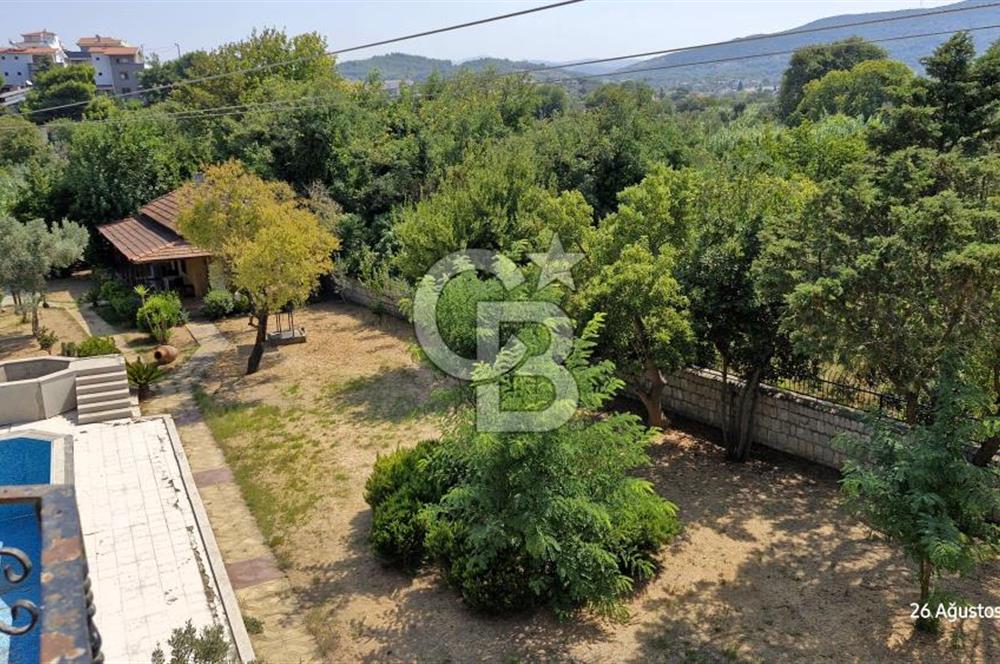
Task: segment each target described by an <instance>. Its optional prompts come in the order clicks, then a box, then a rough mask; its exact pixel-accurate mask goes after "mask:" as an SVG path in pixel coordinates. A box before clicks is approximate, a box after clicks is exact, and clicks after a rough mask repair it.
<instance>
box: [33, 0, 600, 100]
mask: <svg viewBox="0 0 1000 664" xmlns="http://www.w3.org/2000/svg"><path fill="white" fill-rule="evenodd" d="M580 2H583V0H561V2H554V3H551V4H548V5H541V6H539V7H531V8H530V9H521V10H519V11H516V12H508V13H506V14H498V15H496V16H490V17H487V18H481V19H477V20H475V21H466V22H465V23H456V24H454V25H448V26H445V27H442V28H434V29H433V30H424V31H423V32H414V33H411V34H408V35H402V36H400V37H392V38H390V39H382V40H380V41H374V42H368V43H366V44H358V45H356V46H348V47H346V48H340V49H334V50H332V51H325V52H324V53H322V54H318V55H312V56H305V57H301V58H293V59H291V60H285V61H282V62H269V63H266V64H262V65H257V66H256V67H249V68H247V69H236V70H233V71H228V72H221V73H218V74H212V75H210V76H201V77H198V78H191V79H184V80H180V81H174V82H172V83H165V84H163V85H157V86H154V87H151V88H145V89H140V90H135V91H132V92H121V93H116V94H113V95H107V96H108V97H111V98H124V97H136V96H139V95H144V94H148V93H150V92H161V91H163V90H171V89H173V88H176V87H178V86H182V85H193V84H195V83H205V82H208V81H214V80H218V79H221V78H228V77H230V76H237V75H240V74H249V73H253V72H258V71H267V70H269V69H274V68H276V67H285V66H288V65H294V64H300V63H303V62H309V61H312V60H316V59H318V58H321V57H324V56H330V55H341V54H343V53H351V52H353V51H360V50H364V49H368V48H374V47H376V46H385V45H386V44H395V43H397V42H402V41H409V40H411V39H418V38H420V37H428V36H430V35H438V34H441V33H444V32H452V31H454V30H463V29H465V28H472V27H475V26H477V25H485V24H487V23H494V22H496V21H503V20H506V19H510V18H517V17H518V16H527V15H528V14H536V13H538V12H543V11H547V10H550V9H557V8H559V7H564V6H566V5H575V4H577V3H580ZM88 103H90V102H73V103H70V104H60V105H58V106H47V107H45V108H37V109H33V110H30V111H25V112H24V113H22V115H32V114H34V113H41V112H44V111H58V110H63V109H66V108H74V107H77V106H85V105H86V104H88Z"/></svg>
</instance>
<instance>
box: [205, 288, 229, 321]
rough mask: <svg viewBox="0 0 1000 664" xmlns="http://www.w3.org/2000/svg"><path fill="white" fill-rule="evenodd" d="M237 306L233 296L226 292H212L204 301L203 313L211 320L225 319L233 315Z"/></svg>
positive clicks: (209, 292) (206, 294)
mask: <svg viewBox="0 0 1000 664" xmlns="http://www.w3.org/2000/svg"><path fill="white" fill-rule="evenodd" d="M235 307H236V305H235V303H234V302H233V296H232V294H231V293H230V292H229V291H226V290H220V289H216V290H210V291H208V292H207V293H205V299H204V300H202V304H201V313H202V314H203V315H204V316H206V317H207V318H208V319H210V320H218V319H220V318H225V317H226V316H229V315H231V314H232V313H233V310H234V309H235Z"/></svg>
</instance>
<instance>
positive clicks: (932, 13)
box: [523, 2, 1000, 76]
mask: <svg viewBox="0 0 1000 664" xmlns="http://www.w3.org/2000/svg"><path fill="white" fill-rule="evenodd" d="M992 7H1000V2H988V3H983V4H981V5H971V6H964V5H963V6H961V7H948V8H945V9H936V10H928V11H925V12H918V13H914V14H907V15H905V16H886V17H883V18H872V19H866V20H862V21H854V22H852V23H840V24H837V25H826V26H820V27H816V28H803V29H801V30H788V31H786V32H771V33H767V34H761V35H751V36H749V37H739V38H737V39H728V40H724V41H716V42H706V43H704V44H696V45H694V46H677V47H673V48H664V49H660V50H656V51H643V52H641V53H629V54H628V55H614V56H611V57H608V58H593V59H591V60H577V61H575V62H566V63H562V64H557V65H541V66H538V67H532V68H530V69H525V70H523V71H526V72H528V71H530V72H536V71H550V70H553V69H572V68H573V67H582V66H584V65H596V64H602V63H606V62H617V61H620V60H634V59H636V58H644V57H651V56H656V55H669V54H671V53H684V52H686V51H696V50H699V49H703V48H711V47H713V46H730V45H734V44H748V43H752V42H757V41H763V40H765V39H780V38H782V37H794V36H797V35H807V34H813V33H816V32H825V31H828V30H845V29H849V28H858V27H863V26H868V25H879V24H882V23H892V22H895V21H908V20H910V19H915V18H925V17H928V16H939V15H942V14H957V13H960V12H968V11H975V10H977V9H990V8H992ZM961 31H962V28H959V29H956V30H950V31H949V32H961ZM868 41H879V40H875V39H869V40H868ZM744 57H746V56H744ZM618 73H628V72H627V71H626V72H613V74H618ZM605 75H612V74H611V73H609V74H605ZM588 76H593V75H588Z"/></svg>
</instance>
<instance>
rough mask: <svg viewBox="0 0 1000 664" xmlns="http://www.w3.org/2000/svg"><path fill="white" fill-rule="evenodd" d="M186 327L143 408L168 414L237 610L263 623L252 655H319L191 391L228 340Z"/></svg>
mask: <svg viewBox="0 0 1000 664" xmlns="http://www.w3.org/2000/svg"><path fill="white" fill-rule="evenodd" d="M188 331H189V332H191V335H192V336H193V337H194V338H195V340H196V341H197V342H198V344H199V347H198V350H197V351H196V352H195V353H194V355H193V356H192V357H191V358H190V359H189V360H188V361H187V362H186V363H185V364H184V365H183V366H182V367H181V368H180V369H178V371H177V372H176V373H174V374H173V375H172V376H171V378H170V380H169V381H165V382H164V383H162V384H161V385H159V386H158V387H157V390H156V392H157V395H156V396H155V397H154V398H152V399H150V400H149V401H148V402H147V403H146V404H145V406H144V410H145V411H146V412H166V413H170V414H171V415H173V417H174V421H175V422H176V424H177V428H178V430H179V432H180V437H181V441H182V442H183V445H184V450H185V452H186V453H187V457H188V460H189V461H190V464H191V469H192V471H193V474H194V480H195V484H196V485H197V486H198V492H199V494H200V495H201V499H202V501H203V502H204V504H205V509H206V511H207V513H208V517H209V520H210V521H211V523H212V530H213V531H214V532H215V538H216V541H217V542H218V545H219V549H220V550H221V552H222V557H223V560H224V561H225V564H226V570H227V572H228V574H229V579H230V582H231V583H232V586H233V589H234V590H235V592H236V597H237V598H238V600H239V603H240V607H241V609H242V611H243V615H244V616H246V617H247V618H255V619H257V620H260V621H261V622H262V623H263V625H264V631H263V632H262V633H261V634H256V635H251V641H252V642H253V646H254V650H255V652H256V654H257V656H258V657H259V658H260V659H261V660H263V661H267V662H277V663H281V664H284V663H286V662H288V663H296V662H318V661H322V657H321V655H320V652H319V649H318V647H317V646H316V641H315V639H313V637H312V635H311V634H310V633H309V631H308V630H307V629H306V625H305V617H304V614H303V612H302V610H301V608H300V605H299V603H298V599H297V597H296V595H295V593H294V591H293V590H292V586H291V584H290V583H289V582H288V579H287V577H286V576H285V575H284V573H283V572H282V571H281V570H280V569H279V568H278V564H277V561H276V560H275V558H274V555H273V554H272V553H271V550H270V548H269V547H268V546H267V544H265V543H264V537H263V535H261V532H260V529H259V528H258V527H257V522H256V521H255V520H254V518H253V515H252V514H251V513H250V510H249V509H248V508H247V506H246V503H245V502H244V501H243V496H242V495H241V494H240V489H239V487H238V486H237V485H236V483H235V482H234V479H233V474H232V471H231V470H230V469H229V467H228V466H227V465H226V460H225V457H224V456H223V453H222V450H221V448H220V447H219V445H218V444H217V443H216V442H215V439H214V438H213V437H212V433H211V431H210V430H209V428H208V426H207V425H206V424H205V421H204V419H203V418H202V415H201V411H200V410H199V409H198V406H197V404H196V403H195V400H194V397H193V396H192V389H193V388H194V386H195V385H201V386H203V387H205V388H206V389H207V390H211V389H212V387H213V385H212V383H213V382H214V380H213V379H212V377H211V375H210V370H211V367H212V365H213V364H214V362H215V360H216V357H217V355H218V354H219V353H220V352H224V351H228V350H231V349H232V344H231V343H230V342H229V340H228V339H226V338H225V336H223V335H222V333H221V332H219V329H218V328H217V327H216V326H215V325H213V324H212V323H206V322H191V323H189V324H188Z"/></svg>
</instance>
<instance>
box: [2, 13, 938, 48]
mask: <svg viewBox="0 0 1000 664" xmlns="http://www.w3.org/2000/svg"><path fill="white" fill-rule="evenodd" d="M552 1H553V0H524V1H514V0H508V1H505V2H495V1H492V0H475V1H472V0H464V1H460V0H378V1H373V2H372V1H370V2H357V1H355V0H289V1H286V2H274V1H271V0H221V1H220V0H215V1H208V2H205V1H201V0H171V1H163V0H114V1H100V2H93V1H87V0H36V1H33V2H28V1H23V0H19V1H12V0H0V40H2V41H0V43H3V42H5V41H6V40H11V39H19V37H18V36H17V35H18V34H19V33H21V32H27V31H31V30H40V29H43V28H44V29H47V30H52V31H54V32H57V33H59V34H60V36H62V38H63V41H64V42H69V43H71V44H72V43H74V42H75V41H76V39H77V38H78V37H81V36H84V35H93V34H95V33H99V34H104V35H112V36H115V37H121V38H123V39H126V40H127V41H129V42H130V43H132V44H136V45H139V44H141V45H143V46H144V47H145V49H146V51H147V53H150V52H156V53H158V54H160V57H161V58H164V59H167V58H169V57H173V55H174V54H175V53H176V49H175V47H174V43H175V42H176V43H179V44H180V47H181V50H183V51H188V50H194V49H198V48H206V49H208V48H212V47H214V46H217V45H219V44H222V43H225V42H227V41H233V40H236V39H239V38H241V37H243V36H245V35H247V34H248V33H249V32H250V30H251V29H252V28H254V27H258V28H259V27H265V26H276V27H280V28H284V29H286V30H287V31H289V32H291V33H300V32H307V31H317V32H320V33H321V34H323V35H325V36H326V38H327V40H328V43H329V44H330V47H331V48H337V47H343V46H350V45H354V44H359V43H364V42H369V41H376V40H379V39H385V38H389V37H395V36H398V35H403V34H406V33H410V32H419V31H422V30H427V29H431V28H436V27H441V26H444V25H448V24H452V23H460V22H464V21H469V20H474V19H477V18H484V17H487V16H491V15H494V14H502V13H506V12H511V11H516V10H518V9H524V8H527V7H532V6H538V5H544V4H548V3H549V2H552ZM945 4H949V2H948V1H947V0H945V1H935V0H923V1H921V0H909V1H907V0H881V1H880V0H854V1H850V0H839V1H833V0H817V1H811V0H784V1H781V0H701V1H692V0H620V1H615V0H585V1H584V2H582V3H579V4H575V5H569V6H567V7H561V8H557V9H553V10H550V11H546V12H541V13H538V14H532V15H529V16H524V17H518V18H513V19H508V20H506V21H501V22H498V23H494V24H491V25H485V26H478V27H474V28H469V29H466V30H461V31H457V32H454V33H451V34H444V35H435V36H430V37H423V38H420V39H415V40H412V41H408V42H403V43H400V44H394V45H391V46H386V47H381V48H377V49H371V50H368V51H361V52H357V53H354V54H351V56H350V58H352V59H353V58H363V57H368V56H369V55H376V54H378V53H388V52H392V51H403V52H406V53H416V54H420V55H426V56H430V57H437V58H450V59H458V60H460V59H467V58H470V57H476V56H482V55H492V56H498V57H506V58H512V59H530V60H554V61H566V60H575V59H582V58H587V57H606V56H612V55H619V54H624V53H632V52H638V51H643V50H655V49H662V48H669V47H673V46H686V45H692V44H697V43H701V42H706V41H716V40H721V39H729V38H733V37H740V36H745V35H748V34H753V33H760V32H772V31H775V30H784V29H789V28H793V27H795V26H797V25H800V24H802V23H806V22H808V21H811V20H814V19H817V18H822V17H824V16H830V15H834V14H845V13H864V12H871V11H885V10H892V9H905V8H919V7H924V8H931V7H936V6H940V5H945Z"/></svg>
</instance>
